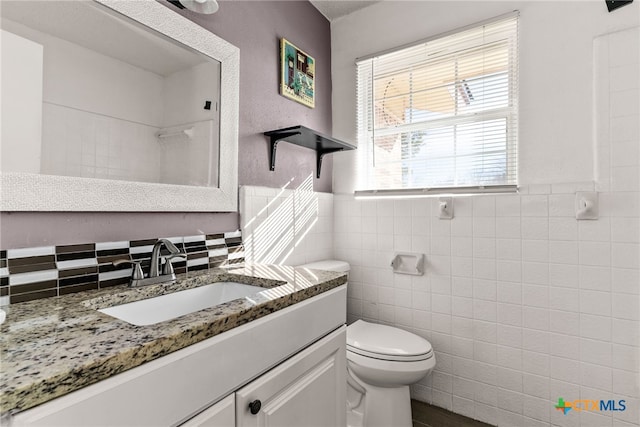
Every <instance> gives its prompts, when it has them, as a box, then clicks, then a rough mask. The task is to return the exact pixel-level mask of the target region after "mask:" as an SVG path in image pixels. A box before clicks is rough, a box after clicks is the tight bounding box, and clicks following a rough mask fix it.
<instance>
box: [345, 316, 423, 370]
mask: <svg viewBox="0 0 640 427" xmlns="http://www.w3.org/2000/svg"><path fill="white" fill-rule="evenodd" d="M347 349H348V350H349V351H352V352H354V353H357V354H360V355H363V356H367V357H373V358H376V359H384V360H400V361H415V360H425V359H428V358H429V357H431V356H432V353H433V349H432V348H431V344H430V343H429V341H427V340H425V339H424V338H422V337H419V336H417V335H415V334H412V333H411V332H407V331H404V330H402V329H398V328H394V327H391V326H386V325H378V324H375V323H368V322H365V321H363V320H357V321H356V322H354V323H353V324H351V325H349V327H347Z"/></svg>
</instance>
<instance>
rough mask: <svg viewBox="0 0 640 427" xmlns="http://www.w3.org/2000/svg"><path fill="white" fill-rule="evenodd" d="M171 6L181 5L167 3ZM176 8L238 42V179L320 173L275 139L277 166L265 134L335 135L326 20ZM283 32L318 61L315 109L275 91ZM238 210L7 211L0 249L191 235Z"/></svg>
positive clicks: (245, 8)
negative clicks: (305, 130) (298, 128)
mask: <svg viewBox="0 0 640 427" xmlns="http://www.w3.org/2000/svg"><path fill="white" fill-rule="evenodd" d="M167 7H171V8H173V9H174V10H178V9H177V8H174V7H173V6H171V5H168V4H167ZM178 13H180V14H182V15H184V16H186V17H188V18H189V19H191V20H193V21H195V22H196V23H198V24H199V25H201V26H203V27H205V28H207V29H209V30H210V31H211V32H213V33H215V34H217V35H218V36H220V37H222V38H223V39H225V40H227V41H229V42H230V43H232V44H234V45H235V46H237V47H238V48H240V135H239V165H238V174H239V176H238V181H239V183H240V185H262V186H269V187H278V186H283V185H285V184H287V183H288V182H289V181H291V180H293V181H292V182H291V184H290V188H291V187H294V188H295V187H297V186H298V185H300V184H301V183H302V182H303V181H304V179H305V178H307V177H308V176H309V175H310V174H313V176H314V177H315V168H316V165H315V161H316V157H315V152H313V151H312V150H308V149H305V148H301V147H297V146H293V145H291V144H286V143H282V144H279V145H278V154H277V159H276V170H275V172H271V171H269V150H268V144H267V140H266V138H265V137H264V136H263V135H262V133H263V132H265V131H268V130H273V129H279V128H282V127H288V126H295V125H305V126H307V127H310V128H312V129H315V130H318V131H320V132H322V133H326V134H331V34H330V25H329V21H327V20H326V18H325V17H324V16H323V15H322V14H321V13H320V12H318V10H316V9H315V8H314V7H313V6H312V5H311V4H310V3H309V2H307V1H221V2H220V9H219V11H218V12H217V13H216V14H214V15H208V16H206V15H198V14H196V13H192V12H190V11H178ZM281 37H285V38H286V39H288V40H289V41H290V42H292V43H294V44H295V45H296V46H298V47H299V48H300V49H302V50H304V51H305V52H307V53H308V54H309V55H311V56H313V57H314V58H315V60H316V107H315V108H314V109H311V108H308V107H305V106H303V105H302V104H298V103H297V102H294V101H291V100H289V99H287V98H284V97H283V96H280V95H279V93H278V67H279V40H280V38H281ZM331 175H332V161H331V156H328V157H327V158H325V160H324V161H323V165H322V177H321V178H320V179H315V178H314V189H315V190H316V191H323V192H331ZM237 227H238V216H237V214H235V213H219V214H215V213H194V212H189V213H187V212H185V213H126V212H122V213H108V212H86V213H74V212H56V213H53V212H11V213H9V212H2V213H0V248H5V249H11V248H22V247H30V246H40V245H57V244H73V243H83V242H96V241H97V242H100V241H111V240H114V241H116V240H130V239H137V238H148V237H157V236H187V235H191V234H199V233H203V232H206V233H213V232H218V231H228V230H233V229H236V228H237Z"/></svg>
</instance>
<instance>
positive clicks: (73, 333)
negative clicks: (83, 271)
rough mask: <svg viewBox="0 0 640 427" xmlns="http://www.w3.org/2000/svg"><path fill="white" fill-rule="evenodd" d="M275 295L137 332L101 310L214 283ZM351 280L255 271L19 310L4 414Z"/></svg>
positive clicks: (1, 393) (2, 389) (2, 334)
mask: <svg viewBox="0 0 640 427" xmlns="http://www.w3.org/2000/svg"><path fill="white" fill-rule="evenodd" d="M220 281H234V282H241V283H246V284H250V285H257V286H261V287H264V288H267V290H266V291H263V292H261V293H260V294H258V296H257V297H254V296H252V297H251V299H250V300H249V299H246V298H243V299H237V300H233V301H230V302H227V303H224V304H221V305H218V306H215V307H211V308H207V309H204V310H201V311H198V312H195V313H191V314H187V315H184V316H181V317H178V318H176V319H173V320H168V321H165V322H160V323H156V324H154V325H149V326H134V325H131V324H129V323H126V322H124V321H122V320H119V319H116V318H114V317H111V316H109V315H106V314H103V313H100V312H99V311H97V309H101V308H106V307H110V306H114V305H118V304H123V303H127V302H133V301H137V300H140V299H144V298H148V297H151V296H158V295H163V294H167V293H171V292H175V291H179V290H184V289H189V288H193V287H197V286H201V285H206V284H209V283H212V282H220ZM346 281H347V276H346V274H345V273H336V272H329V271H320V270H309V269H305V268H293V267H285V266H267V265H251V266H246V267H243V268H239V269H233V270H210V271H209V272H208V273H204V274H199V275H194V274H189V276H188V277H187V276H185V275H179V276H178V280H177V282H176V283H174V284H160V285H151V286H146V287H143V288H135V289H130V288H128V287H125V286H116V287H112V288H107V289H102V290H96V291H87V292H79V293H76V294H69V295H65V296H60V297H54V298H47V299H41V300H35V301H29V302H24V303H20V304H14V305H10V306H7V307H4V308H3V309H4V310H5V311H6V312H7V320H6V321H5V322H4V323H3V324H2V325H0V361H1V365H0V414H4V413H6V412H9V411H10V412H18V411H22V410H25V409H28V408H31V407H33V406H36V405H39V404H41V403H44V402H46V401H48V400H51V399H53V398H55V397H59V396H62V395H64V394H67V393H69V392H72V391H74V390H77V389H80V388H82V387H84V386H87V385H89V384H93V383H95V382H98V381H100V380H103V379H106V378H109V377H111V376H112V375H115V374H118V373H120V372H124V371H126V370H128V369H131V368H134V367H136V366H139V365H141V364H143V363H145V362H148V361H150V360H154V359H157V358H159V357H162V356H164V355H167V354H169V353H171V352H174V351H176V350H179V349H181V348H184V347H187V346H189V345H191V344H194V343H197V342H199V341H202V340H205V339H207V338H210V337H212V336H214V335H217V334H220V333H222V332H225V331H228V330H230V329H232V328H235V327H236V326H240V325H243V324H245V323H247V322H250V321H252V320H255V319H258V318H260V317H263V316H266V315H267V314H270V313H273V312H274V311H278V310H280V309H282V308H285V307H287V306H290V305H292V304H295V303H297V302H299V301H303V300H305V299H307V298H310V297H313V296H315V295H318V294H321V293H322V292H325V291H328V290H330V289H333V288H335V287H338V286H340V285H342V284H344V283H346Z"/></svg>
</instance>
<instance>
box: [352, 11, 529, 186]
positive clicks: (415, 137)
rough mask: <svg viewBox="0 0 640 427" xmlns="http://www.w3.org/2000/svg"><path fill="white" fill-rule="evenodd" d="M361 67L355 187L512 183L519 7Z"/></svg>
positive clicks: (362, 61) (378, 57)
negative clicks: (357, 174) (356, 182)
mask: <svg viewBox="0 0 640 427" xmlns="http://www.w3.org/2000/svg"><path fill="white" fill-rule="evenodd" d="M356 67H357V79H358V86H357V87H358V95H357V98H358V151H359V156H360V165H359V170H360V176H359V184H358V187H359V188H358V190H360V191H358V192H357V193H361V194H362V193H367V192H371V191H372V190H383V191H384V190H391V191H397V190H401V191H400V192H407V193H421V192H426V191H433V190H435V191H436V192H437V191H443V192H449V191H454V192H455V191H463V192H472V191H504V190H514V189H515V187H516V184H517V182H516V180H517V131H518V16H517V13H513V14H510V15H509V16H507V17H505V16H503V17H500V18H497V19H495V20H492V21H490V22H485V23H482V24H477V25H474V26H473V27H469V28H466V29H463V30H459V31H456V32H454V33H450V34H447V35H443V36H439V37H437V38H434V39H430V40H427V41H423V42H420V43H417V44H414V45H412V46H410V47H405V48H401V49H398V50H394V51H391V52H387V53H383V54H379V55H375V56H373V57H369V58H366V59H360V60H358V61H357V63H356Z"/></svg>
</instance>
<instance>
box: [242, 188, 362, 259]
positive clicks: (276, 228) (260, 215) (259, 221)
mask: <svg viewBox="0 0 640 427" xmlns="http://www.w3.org/2000/svg"><path fill="white" fill-rule="evenodd" d="M312 181H313V179H312V178H311V176H310V177H309V180H307V181H305V182H304V183H303V184H302V185H300V186H299V187H298V188H297V189H295V190H294V189H280V188H267V187H255V186H243V187H241V188H240V226H241V230H242V236H243V244H244V248H245V253H244V256H245V260H246V261H247V262H253V263H264V264H282V265H300V264H305V263H309V262H312V261H318V260H322V259H330V258H333V213H334V207H333V194H330V193H317V192H313V191H312V188H313V187H312ZM358 208H359V206H358ZM354 213H355V212H354ZM357 213H358V216H360V214H361V212H360V211H358V212H357ZM348 217H349V218H354V217H353V216H347V215H344V217H343V218H345V221H346V218H348ZM348 225H349V227H350V229H353V230H358V231H357V232H358V233H359V232H360V230H361V227H362V224H361V223H360V222H357V223H355V222H352V223H349V224H348ZM346 226H347V223H346V222H345V227H346ZM354 233H356V231H354Z"/></svg>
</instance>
